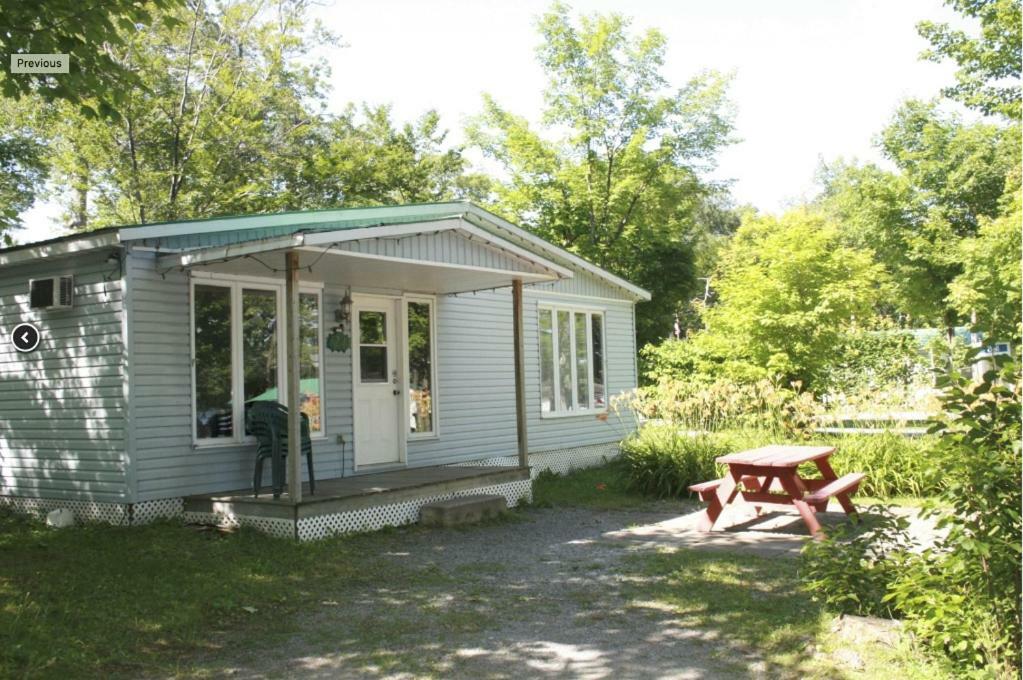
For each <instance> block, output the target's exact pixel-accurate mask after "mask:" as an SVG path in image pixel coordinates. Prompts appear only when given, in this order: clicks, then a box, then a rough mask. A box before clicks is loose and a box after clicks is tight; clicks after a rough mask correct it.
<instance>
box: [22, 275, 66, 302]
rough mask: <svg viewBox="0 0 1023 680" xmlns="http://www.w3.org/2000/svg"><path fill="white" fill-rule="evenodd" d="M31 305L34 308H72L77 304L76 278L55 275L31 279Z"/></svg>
mask: <svg viewBox="0 0 1023 680" xmlns="http://www.w3.org/2000/svg"><path fill="white" fill-rule="evenodd" d="M28 291H29V306H30V307H31V308H32V309H70V308H71V307H73V306H74V304H75V278H74V277H73V276H55V277H53V278H51V279H31V280H30V281H29V282H28Z"/></svg>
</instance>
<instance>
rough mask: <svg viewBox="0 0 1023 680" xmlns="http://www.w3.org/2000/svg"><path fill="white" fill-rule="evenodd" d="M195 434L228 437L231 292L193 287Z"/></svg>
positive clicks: (230, 428) (229, 414)
mask: <svg viewBox="0 0 1023 680" xmlns="http://www.w3.org/2000/svg"><path fill="white" fill-rule="evenodd" d="M195 420H196V423H195V432H196V438H198V439H210V438H213V437H231V436H233V434H234V429H233V424H232V417H231V289H230V288H225V287H222V286H196V287H195Z"/></svg>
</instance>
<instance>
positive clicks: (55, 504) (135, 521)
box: [0, 496, 184, 526]
mask: <svg viewBox="0 0 1023 680" xmlns="http://www.w3.org/2000/svg"><path fill="white" fill-rule="evenodd" d="M0 507H5V508H9V509H11V510H13V511H14V512H18V513H21V514H24V515H32V516H35V517H39V518H42V517H45V516H46V514H47V513H49V512H52V511H54V510H58V509H61V508H64V509H67V510H70V511H71V512H73V513H74V515H75V521H76V522H78V523H80V524H81V523H87V522H101V523H104V524H113V525H115V526H134V525H140V524H148V523H149V522H154V521H156V520H159V519H173V518H175V517H181V513H182V510H183V509H184V499H183V498H162V499H160V500H158V501H143V502H141V503H104V502H101V501H73V500H66V499H61V498H22V497H21V496H0Z"/></svg>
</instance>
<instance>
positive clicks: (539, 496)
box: [533, 461, 698, 512]
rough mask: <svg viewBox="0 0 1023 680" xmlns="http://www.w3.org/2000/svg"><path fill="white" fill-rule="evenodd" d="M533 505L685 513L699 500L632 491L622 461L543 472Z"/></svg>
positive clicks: (534, 485) (538, 481)
mask: <svg viewBox="0 0 1023 680" xmlns="http://www.w3.org/2000/svg"><path fill="white" fill-rule="evenodd" d="M533 505H536V506H539V507H545V508H556V507H573V508H589V509H591V510H644V511H664V512H683V511H688V510H689V509H695V508H696V507H697V506H698V503H697V502H696V501H693V500H690V499H682V500H663V499H657V498H651V497H649V496H643V495H641V494H637V493H634V492H632V491H629V489H628V488H627V486H626V479H625V470H624V468H623V467H622V465H621V464H620V463H618V462H614V461H612V462H611V463H608V464H606V465H601V466H598V467H592V468H585V469H582V470H574V471H573V472H572V473H571V474H568V475H555V474H550V473H544V474H541V475H540V476H539V477H538V478H537V479H536V482H535V483H534V484H533Z"/></svg>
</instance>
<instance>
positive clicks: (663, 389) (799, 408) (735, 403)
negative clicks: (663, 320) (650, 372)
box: [615, 377, 819, 439]
mask: <svg viewBox="0 0 1023 680" xmlns="http://www.w3.org/2000/svg"><path fill="white" fill-rule="evenodd" d="M623 405H624V406H626V407H627V408H628V409H629V410H630V411H632V412H633V413H636V414H638V415H639V416H641V417H643V418H646V419H651V420H655V421H658V422H664V423H669V424H671V425H674V426H677V427H678V428H680V429H682V430H689V431H695V432H700V433H705V432H719V431H722V430H727V429H732V430H742V429H755V430H760V431H776V432H778V433H779V434H780V435H783V436H790V437H794V438H797V439H798V438H803V437H805V436H806V435H807V433H808V430H809V428H810V426H811V425H812V423H813V418H814V416H815V415H816V414H817V413H818V411H819V406H818V405H817V404H816V403H815V402H814V399H813V396H812V395H810V394H808V393H806V392H800V391H798V390H796V389H789V388H786V387H781V386H779V385H778V384H777V383H774V382H772V381H770V380H759V381H756V382H749V383H740V382H733V381H731V380H726V379H719V380H716V381H714V382H709V383H707V382H702V381H699V380H673V379H671V378H668V377H662V378H661V379H660V380H659V381H658V383H657V384H656V385H651V386H647V387H643V388H640V389H638V390H636V391H635V392H634V393H632V394H631V395H629V397H627V400H626V402H625V403H624V404H618V403H616V404H615V406H616V408H618V407H621V406H623Z"/></svg>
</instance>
